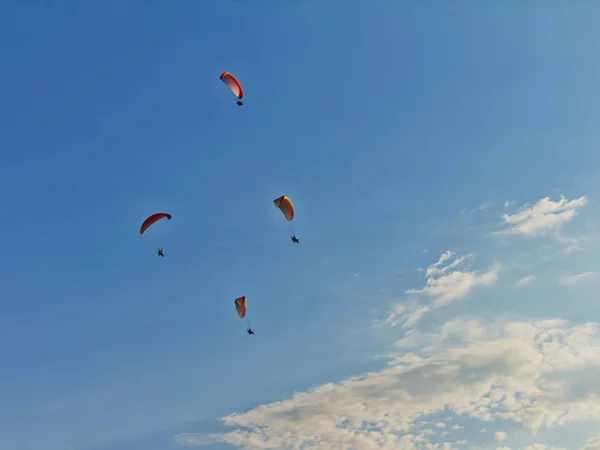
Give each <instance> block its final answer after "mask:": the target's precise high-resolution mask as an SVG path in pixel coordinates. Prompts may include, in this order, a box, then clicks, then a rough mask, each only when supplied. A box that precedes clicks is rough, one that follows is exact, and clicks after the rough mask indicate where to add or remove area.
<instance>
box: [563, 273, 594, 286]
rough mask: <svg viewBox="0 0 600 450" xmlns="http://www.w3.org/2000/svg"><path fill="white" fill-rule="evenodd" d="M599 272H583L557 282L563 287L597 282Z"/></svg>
mask: <svg viewBox="0 0 600 450" xmlns="http://www.w3.org/2000/svg"><path fill="white" fill-rule="evenodd" d="M599 275H600V272H584V273H579V274H577V275H569V276H566V277H563V278H562V279H561V280H560V281H559V282H560V284H564V285H574V284H577V283H580V282H584V281H598V279H599V278H600V277H599Z"/></svg>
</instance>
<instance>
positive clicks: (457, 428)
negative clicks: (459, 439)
mask: <svg viewBox="0 0 600 450" xmlns="http://www.w3.org/2000/svg"><path fill="white" fill-rule="evenodd" d="M452 429H453V430H456V431H460V430H464V429H465V427H462V426H460V425H452Z"/></svg>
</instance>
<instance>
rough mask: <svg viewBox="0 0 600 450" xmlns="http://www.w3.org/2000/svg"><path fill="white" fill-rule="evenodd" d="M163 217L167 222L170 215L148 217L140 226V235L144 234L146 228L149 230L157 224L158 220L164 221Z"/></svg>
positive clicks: (161, 214) (158, 214) (159, 214)
mask: <svg viewBox="0 0 600 450" xmlns="http://www.w3.org/2000/svg"><path fill="white" fill-rule="evenodd" d="M165 217H166V218H167V219H168V220H171V214H167V213H156V214H152V215H151V216H150V217H148V218H147V219H146V220H144V223H143V224H142V226H141V228H140V234H144V233H145V232H146V230H147V229H148V228H150V227H151V226H152V225H153V224H155V223H156V222H158V221H159V220H160V219H164V218H165Z"/></svg>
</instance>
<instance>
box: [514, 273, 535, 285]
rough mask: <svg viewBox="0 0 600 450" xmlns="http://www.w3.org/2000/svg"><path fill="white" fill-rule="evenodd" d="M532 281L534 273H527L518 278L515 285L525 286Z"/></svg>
mask: <svg viewBox="0 0 600 450" xmlns="http://www.w3.org/2000/svg"><path fill="white" fill-rule="evenodd" d="M533 281H535V275H528V276H526V277H523V278H521V279H520V280H518V281H517V282H516V283H515V286H516V287H518V288H520V287H523V286H526V285H528V284H530V283H532V282H533Z"/></svg>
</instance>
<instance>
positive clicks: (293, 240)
mask: <svg viewBox="0 0 600 450" xmlns="http://www.w3.org/2000/svg"><path fill="white" fill-rule="evenodd" d="M291 238H292V242H293V243H295V244H297V243H299V242H300V241H299V240H298V238H297V237H296V235H294V236H291Z"/></svg>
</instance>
